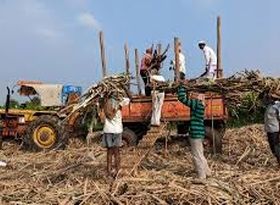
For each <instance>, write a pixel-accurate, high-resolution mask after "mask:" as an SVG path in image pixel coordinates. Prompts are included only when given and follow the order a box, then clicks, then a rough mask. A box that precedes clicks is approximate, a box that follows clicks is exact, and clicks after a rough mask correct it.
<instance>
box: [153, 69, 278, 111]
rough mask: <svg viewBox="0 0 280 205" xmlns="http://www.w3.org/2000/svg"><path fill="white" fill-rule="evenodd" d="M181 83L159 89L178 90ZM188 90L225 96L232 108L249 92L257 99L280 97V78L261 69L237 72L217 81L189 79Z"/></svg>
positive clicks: (186, 83) (237, 105)
mask: <svg viewBox="0 0 280 205" xmlns="http://www.w3.org/2000/svg"><path fill="white" fill-rule="evenodd" d="M178 86H179V83H168V82H167V83H161V84H160V85H158V88H159V89H162V90H167V91H168V90H170V91H173V92H176V89H177V87H178ZM183 86H184V87H185V88H186V89H187V91H191V92H199V93H208V92H213V93H217V94H221V95H222V96H224V98H225V100H226V103H227V105H228V106H229V107H231V108H238V107H239V106H241V105H242V102H243V100H244V97H245V96H246V95H248V94H251V95H254V96H256V98H255V100H258V99H260V100H262V99H263V97H264V96H272V97H274V98H276V99H280V78H272V77H263V76H262V75H261V74H260V72H259V71H248V70H245V71H244V72H240V73H236V74H234V75H233V76H231V77H229V78H222V79H217V80H215V82H209V81H206V80H205V81H203V80H197V79H193V80H189V81H186V82H184V83H183Z"/></svg>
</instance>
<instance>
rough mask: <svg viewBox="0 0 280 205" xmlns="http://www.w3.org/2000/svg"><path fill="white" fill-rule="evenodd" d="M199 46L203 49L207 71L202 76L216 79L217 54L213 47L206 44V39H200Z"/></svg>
mask: <svg viewBox="0 0 280 205" xmlns="http://www.w3.org/2000/svg"><path fill="white" fill-rule="evenodd" d="M198 47H199V48H200V49H201V50H202V52H203V55H204V59H205V64H206V65H205V72H204V73H203V74H202V75H201V76H200V77H202V78H208V79H209V80H215V79H216V77H217V76H216V70H217V56H216V53H215V52H214V50H213V49H212V48H210V47H209V46H207V45H206V42H205V41H199V42H198Z"/></svg>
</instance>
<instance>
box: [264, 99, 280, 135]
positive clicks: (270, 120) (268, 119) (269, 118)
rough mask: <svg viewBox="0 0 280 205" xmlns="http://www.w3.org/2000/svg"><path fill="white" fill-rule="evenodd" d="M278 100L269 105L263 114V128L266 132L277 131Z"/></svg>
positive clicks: (279, 108)
mask: <svg viewBox="0 0 280 205" xmlns="http://www.w3.org/2000/svg"><path fill="white" fill-rule="evenodd" d="M279 120H280V102H279V101H275V102H274V104H273V105H269V106H268V108H267V109H266V112H265V115H264V129H265V131H266V132H270V133H273V132H279Z"/></svg>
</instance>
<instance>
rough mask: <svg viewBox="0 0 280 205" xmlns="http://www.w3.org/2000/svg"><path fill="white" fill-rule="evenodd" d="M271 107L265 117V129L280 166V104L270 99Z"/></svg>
mask: <svg viewBox="0 0 280 205" xmlns="http://www.w3.org/2000/svg"><path fill="white" fill-rule="evenodd" d="M269 101H270V102H269V105H268V106H267V109H266V112H265V115H264V129H265V131H266V133H267V140H268V143H269V146H270V149H271V152H272V153H273V155H274V156H275V157H276V159H277V162H278V164H279V165H280V138H279V135H280V128H279V123H280V102H279V101H274V99H272V98H271V99H269Z"/></svg>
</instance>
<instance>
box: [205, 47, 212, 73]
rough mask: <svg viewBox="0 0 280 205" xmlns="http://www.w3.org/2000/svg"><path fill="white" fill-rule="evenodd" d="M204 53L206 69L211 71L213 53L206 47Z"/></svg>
mask: <svg viewBox="0 0 280 205" xmlns="http://www.w3.org/2000/svg"><path fill="white" fill-rule="evenodd" d="M203 53H204V58H205V64H206V65H205V69H206V72H208V71H209V68H210V62H211V53H210V51H209V50H208V49H205V50H204V51H203Z"/></svg>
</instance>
